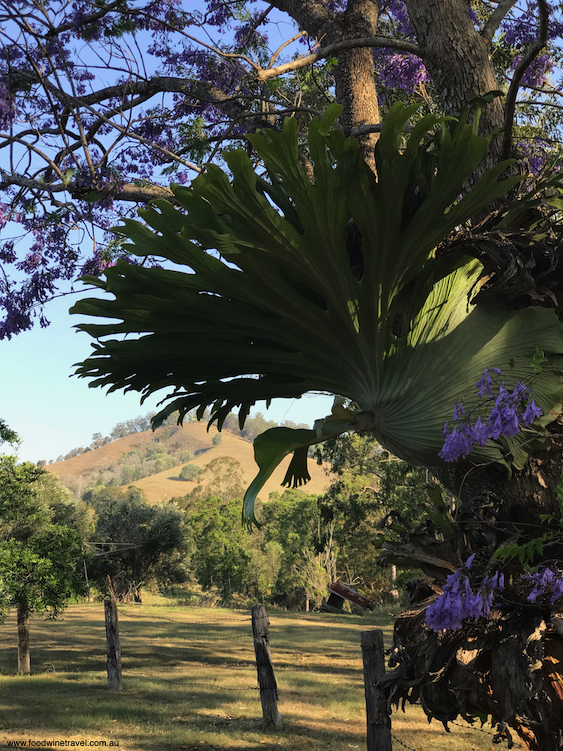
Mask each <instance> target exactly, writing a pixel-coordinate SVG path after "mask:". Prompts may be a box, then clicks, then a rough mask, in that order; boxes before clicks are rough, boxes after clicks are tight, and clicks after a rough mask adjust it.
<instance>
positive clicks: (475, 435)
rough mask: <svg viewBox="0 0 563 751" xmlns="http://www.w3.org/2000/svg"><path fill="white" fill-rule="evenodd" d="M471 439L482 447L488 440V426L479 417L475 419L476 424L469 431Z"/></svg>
mask: <svg viewBox="0 0 563 751" xmlns="http://www.w3.org/2000/svg"><path fill="white" fill-rule="evenodd" d="M471 437H472V439H473V442H474V443H476V444H477V445H478V446H484V445H485V444H486V443H487V442H488V440H489V438H490V429H489V426H488V425H487V424H485V423H484V422H483V420H482V419H481V415H479V417H478V418H477V422H476V423H475V425H474V427H473V430H472V431H471Z"/></svg>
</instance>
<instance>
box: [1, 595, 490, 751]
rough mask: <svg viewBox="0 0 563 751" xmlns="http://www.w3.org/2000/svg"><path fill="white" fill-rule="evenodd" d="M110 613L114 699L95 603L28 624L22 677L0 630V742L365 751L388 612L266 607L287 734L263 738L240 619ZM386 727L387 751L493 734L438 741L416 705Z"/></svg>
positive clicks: (456, 730)
mask: <svg viewBox="0 0 563 751" xmlns="http://www.w3.org/2000/svg"><path fill="white" fill-rule="evenodd" d="M119 618H120V632H121V646H122V653H123V661H122V664H123V676H124V677H123V691H121V692H110V691H108V689H107V675H106V672H105V627H104V614H103V605H102V604H92V605H73V606H70V607H69V608H68V610H67V612H66V614H65V617H64V620H62V621H57V622H49V621H43V620H40V619H35V620H34V621H32V630H31V644H32V653H31V664H32V671H33V674H32V675H31V676H29V677H22V676H17V675H15V674H14V673H15V669H16V667H17V654H16V623H15V615H14V614H13V613H12V614H10V616H9V617H8V619H7V620H6V622H5V623H4V625H3V626H2V627H1V629H0V635H1V641H0V747H2V748H7V747H8V745H7V743H8V741H14V740H16V741H21V740H33V741H35V742H38V741H43V740H57V741H64V740H69V741H70V740H75V741H77V740H86V741H93V742H99V741H105V742H106V744H107V747H110V741H112V742H113V743H112V747H116V745H117V742H118V744H119V748H120V749H125V750H126V751H136V750H139V751H172V749H174V750H179V749H181V750H182V751H194V750H195V749H202V750H203V751H211V750H213V751H224V750H225V749H239V750H243V751H250V750H251V749H252V751H256V750H258V749H260V750H269V751H278V750H279V751H282V750H283V751H285V750H292V749H296V750H297V749H306V751H321V750H323V751H324V749H328V751H348V750H349V749H364V748H365V704H364V694H363V677H362V660H361V651H360V646H359V645H360V631H363V630H368V629H371V628H381V629H383V631H384V633H385V639H386V643H387V645H389V644H390V643H391V634H392V620H391V619H390V618H389V617H387V616H377V615H374V614H369V615H367V616H365V617H360V616H353V615H350V616H336V615H328V614H322V615H320V614H304V613H303V614H296V613H283V612H277V611H274V612H270V621H271V625H270V645H271V648H272V655H273V659H274V667H275V671H276V678H277V682H278V687H279V690H280V703H279V709H280V713H281V715H282V718H283V728H282V730H281V731H267V732H266V731H264V730H263V728H262V713H261V706H260V698H259V693H258V691H257V688H256V669H255V664H254V650H253V642H252V631H251V622H250V613H249V612H245V611H242V610H237V611H230V610H222V609H200V608H188V607H173V606H167V607H164V606H158V607H157V606H145V605H136V606H135V605H123V606H120V607H119ZM462 724H464V723H462ZM484 730H486V731H489V732H490V730H491V728H490V726H487V725H486V726H485V728H484ZM392 732H393V735H394V736H395V740H394V743H393V747H394V751H395V750H396V751H404V748H405V746H406V747H407V748H411V749H415V750H416V751H427V750H430V749H431V750H432V751H490V749H492V748H493V746H492V743H491V741H492V736H491V735H489V734H486V733H483V732H479V731H477V730H474V729H471V728H469V727H467V726H465V727H460V726H459V725H453V726H451V733H450V734H446V733H445V732H444V730H443V729H442V726H441V724H439V723H436V722H433V723H432V724H430V725H429V724H428V722H427V720H426V718H425V716H424V714H423V713H422V711H421V710H420V708H418V707H411V708H407V712H406V713H405V714H403V713H401V712H399V713H397V714H396V715H394V717H393V731H392ZM402 744H404V745H402ZM96 745H98V744H96ZM100 745H101V744H100ZM98 747H99V746H98ZM495 748H498V746H497V747H495Z"/></svg>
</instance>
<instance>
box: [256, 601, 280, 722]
mask: <svg viewBox="0 0 563 751" xmlns="http://www.w3.org/2000/svg"><path fill="white" fill-rule="evenodd" d="M251 613H252V634H253V636H254V652H255V654H256V670H257V672H258V685H259V687H260V701H261V702H262V716H263V717H264V722H265V724H266V726H268V727H274V728H281V726H282V719H281V715H280V713H279V710H278V698H279V696H278V687H277V684H276V678H275V675H274V667H273V665H272V655H271V653H270V644H269V638H268V628H269V626H270V619H269V618H268V615H267V613H266V608H265V607H264V605H254V606H253V607H252V608H251Z"/></svg>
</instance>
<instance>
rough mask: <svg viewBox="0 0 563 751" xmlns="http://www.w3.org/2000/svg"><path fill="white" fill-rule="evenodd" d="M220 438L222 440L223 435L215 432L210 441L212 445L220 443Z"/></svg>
mask: <svg viewBox="0 0 563 751" xmlns="http://www.w3.org/2000/svg"><path fill="white" fill-rule="evenodd" d="M222 440H223V436H222V435H221V433H216V434H215V435H214V436H213V438H212V439H211V443H212V444H213V445H214V446H218V445H219V444H220V443H221V441H222Z"/></svg>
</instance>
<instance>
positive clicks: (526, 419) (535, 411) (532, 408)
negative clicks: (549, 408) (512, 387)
mask: <svg viewBox="0 0 563 751" xmlns="http://www.w3.org/2000/svg"><path fill="white" fill-rule="evenodd" d="M542 415H543V411H542V410H541V409H540V407H538V406H537V404H536V403H535V402H534V399H533V397H530V401H529V402H528V404H527V405H526V409H525V410H524V412H523V413H522V415H520V420H521V422H522V423H523V424H524V425H531V424H532V423H533V422H534V420H535V419H536V417H541V416H542Z"/></svg>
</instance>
